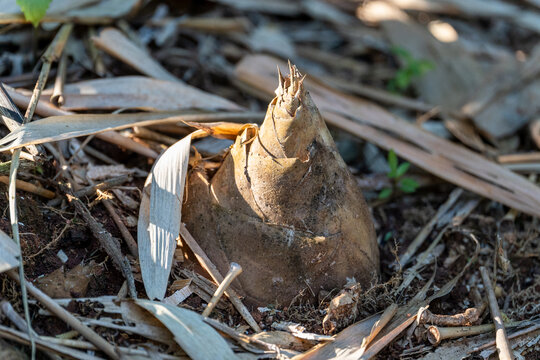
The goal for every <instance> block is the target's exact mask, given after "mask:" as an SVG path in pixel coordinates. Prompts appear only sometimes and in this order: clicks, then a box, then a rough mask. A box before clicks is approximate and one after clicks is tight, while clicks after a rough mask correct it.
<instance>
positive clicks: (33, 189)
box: [0, 175, 56, 199]
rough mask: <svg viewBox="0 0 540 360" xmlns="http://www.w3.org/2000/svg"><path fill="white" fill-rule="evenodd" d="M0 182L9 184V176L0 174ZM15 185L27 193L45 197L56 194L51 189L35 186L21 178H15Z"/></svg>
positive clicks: (50, 197) (51, 196) (52, 196)
mask: <svg viewBox="0 0 540 360" xmlns="http://www.w3.org/2000/svg"><path fill="white" fill-rule="evenodd" d="M0 182H1V183H4V184H6V185H9V184H10V182H9V177H7V176H3V175H0ZM16 187H17V189H20V190H24V191H27V192H29V193H32V194H36V195H39V196H42V197H44V198H46V199H53V198H54V197H55V196H56V194H55V193H54V192H53V191H50V190H47V189H45V188H42V187H41V186H36V185H34V184H32V183H29V182H26V181H23V180H17V182H16Z"/></svg>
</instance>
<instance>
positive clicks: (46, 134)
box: [0, 113, 197, 152]
mask: <svg viewBox="0 0 540 360" xmlns="http://www.w3.org/2000/svg"><path fill="white" fill-rule="evenodd" d="M192 119H193V120H196V119H197V115H178V116H174V115H173V114H169V113H133V114H103V115H101V114H100V115H93V114H73V115H61V116H50V117H48V118H45V119H42V120H38V121H32V122H30V123H27V124H25V125H23V126H21V127H19V128H17V129H16V130H15V131H12V132H11V133H9V134H8V135H7V136H5V137H3V138H2V139H0V146H1V145H4V146H3V147H0V152H2V151H6V150H10V149H16V148H19V147H22V146H27V145H29V144H42V143H46V142H51V141H59V140H64V139H71V138H74V137H79V136H86V135H92V134H98V133H103V132H106V131H110V130H121V129H126V128H130V127H134V126H148V125H157V124H167V123H177V122H179V121H182V120H185V121H190V120H192Z"/></svg>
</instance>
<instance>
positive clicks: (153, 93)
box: [43, 76, 242, 111]
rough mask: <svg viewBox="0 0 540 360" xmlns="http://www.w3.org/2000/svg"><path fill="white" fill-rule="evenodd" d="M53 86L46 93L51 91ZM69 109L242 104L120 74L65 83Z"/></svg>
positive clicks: (212, 107) (65, 106) (168, 108)
mask: <svg viewBox="0 0 540 360" xmlns="http://www.w3.org/2000/svg"><path fill="white" fill-rule="evenodd" d="M51 92H52V89H48V90H45V91H44V92H43V94H44V95H45V96H46V95H49V94H50V93H51ZM63 96H64V103H63V105H62V109H66V110H95V109H106V110H114V109H119V108H133V109H144V110H150V111H173V110H182V109H204V110H218V109H221V110H240V109H242V108H241V107H240V106H238V105H236V104H234V103H233V102H231V101H229V100H226V99H224V98H222V97H219V96H217V95H213V94H209V93H207V92H204V91H202V90H199V89H197V88H195V87H193V86H190V85H186V84H184V83H180V82H178V81H174V82H171V81H167V80H159V79H153V78H149V77H146V76H120V77H115V78H107V79H95V80H87V81H81V82H78V83H74V84H66V85H65V86H64V93H63Z"/></svg>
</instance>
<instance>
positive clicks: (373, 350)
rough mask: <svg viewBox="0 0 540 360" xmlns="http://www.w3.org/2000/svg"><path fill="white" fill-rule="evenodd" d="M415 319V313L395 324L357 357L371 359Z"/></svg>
mask: <svg viewBox="0 0 540 360" xmlns="http://www.w3.org/2000/svg"><path fill="white" fill-rule="evenodd" d="M415 319H416V315H413V316H411V317H410V318H408V319H407V320H405V321H404V322H403V323H401V324H400V325H398V326H396V327H395V328H394V329H392V331H390V332H389V333H388V334H386V335H384V336H383V337H381V338H380V339H379V340H378V341H376V342H375V343H373V345H371V346H370V347H369V349H367V351H366V352H364V354H363V355H362V356H361V357H360V358H359V359H362V360H364V359H371V358H373V357H375V355H377V354H378V353H379V351H381V350H382V349H383V348H384V347H385V346H386V345H388V344H389V343H390V342H391V341H392V340H394V339H395V338H396V337H397V336H398V335H399V334H401V333H402V332H403V331H404V330H405V329H406V328H407V327H408V326H409V325H411V324H412V323H413V322H414V320H415Z"/></svg>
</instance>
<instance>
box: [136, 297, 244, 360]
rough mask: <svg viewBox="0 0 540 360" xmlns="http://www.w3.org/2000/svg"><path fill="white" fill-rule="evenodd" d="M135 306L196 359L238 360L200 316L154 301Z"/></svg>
mask: <svg viewBox="0 0 540 360" xmlns="http://www.w3.org/2000/svg"><path fill="white" fill-rule="evenodd" d="M135 303H136V304H137V305H139V306H141V307H142V308H144V309H146V310H148V311H150V312H151V313H152V314H153V315H154V316H155V317H156V318H157V319H158V320H159V321H161V322H162V323H163V325H165V327H166V328H167V329H169V330H170V331H171V332H172V333H173V334H174V338H175V340H176V342H177V343H178V344H179V345H180V346H181V347H182V349H183V350H184V351H185V352H186V353H187V354H188V355H189V356H190V357H191V358H192V359H194V360H198V359H200V360H206V359H237V357H236V355H234V353H233V352H232V350H231V349H230V347H229V345H227V342H226V341H225V340H224V339H223V338H222V337H221V336H220V335H219V334H218V333H217V332H216V331H215V330H214V329H213V328H212V327H211V326H210V325H208V324H207V323H205V322H204V320H203V317H201V316H200V315H199V314H197V313H195V312H193V311H190V310H186V309H182V308H179V307H176V306H171V305H167V304H162V303H158V302H154V301H148V300H136V301H135Z"/></svg>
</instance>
